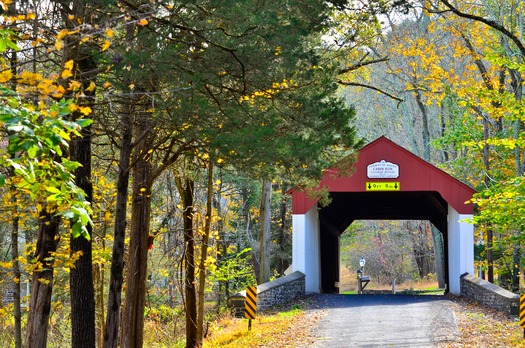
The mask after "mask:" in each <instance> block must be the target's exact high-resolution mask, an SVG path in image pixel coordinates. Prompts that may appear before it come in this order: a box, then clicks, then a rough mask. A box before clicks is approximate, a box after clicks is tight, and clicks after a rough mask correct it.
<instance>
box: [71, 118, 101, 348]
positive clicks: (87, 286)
mask: <svg viewBox="0 0 525 348" xmlns="http://www.w3.org/2000/svg"><path fill="white" fill-rule="evenodd" d="M81 132H82V133H81V134H82V137H81V138H79V137H75V138H74V139H73V141H72V142H71V145H70V150H71V158H72V160H74V161H77V162H79V163H80V164H81V166H80V167H79V168H78V169H77V170H75V180H76V184H77V186H78V187H79V188H81V189H82V190H84V192H85V194H86V200H87V201H88V202H92V201H93V185H92V183H91V127H86V128H83V129H82V131H81ZM86 228H87V230H88V233H89V235H90V236H91V235H92V234H93V233H92V232H93V227H92V226H91V225H88V226H86ZM70 245H71V253H77V252H81V253H82V254H81V256H80V257H79V259H78V260H77V262H76V263H75V267H72V268H71V271H70V273H69V284H70V294H71V323H72V325H71V330H72V332H71V334H72V336H71V346H72V347H73V348H95V345H96V329H95V288H94V285H93V258H92V241H91V239H89V240H88V239H86V238H84V237H83V236H80V237H77V238H73V237H71V241H70Z"/></svg>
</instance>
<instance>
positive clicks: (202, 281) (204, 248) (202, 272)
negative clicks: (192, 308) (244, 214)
mask: <svg viewBox="0 0 525 348" xmlns="http://www.w3.org/2000/svg"><path fill="white" fill-rule="evenodd" d="M212 200H213V163H212V162H210V163H209V165H208V185H207V195H206V221H205V223H204V235H203V236H202V244H201V256H200V262H199V291H198V298H197V302H198V304H199V307H198V311H197V342H198V344H199V346H201V345H202V340H203V338H204V290H205V287H206V259H207V257H208V244H209V243H208V242H209V238H210V228H211V217H212Z"/></svg>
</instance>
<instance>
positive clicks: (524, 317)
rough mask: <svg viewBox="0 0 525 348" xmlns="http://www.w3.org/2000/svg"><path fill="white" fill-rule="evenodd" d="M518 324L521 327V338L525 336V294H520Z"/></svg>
mask: <svg viewBox="0 0 525 348" xmlns="http://www.w3.org/2000/svg"><path fill="white" fill-rule="evenodd" d="M520 326H521V327H522V328H523V338H525V294H521V296H520Z"/></svg>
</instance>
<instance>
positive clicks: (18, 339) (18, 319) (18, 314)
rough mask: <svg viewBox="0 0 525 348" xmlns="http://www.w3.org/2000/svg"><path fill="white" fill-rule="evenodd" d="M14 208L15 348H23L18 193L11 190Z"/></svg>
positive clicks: (12, 234)
mask: <svg viewBox="0 0 525 348" xmlns="http://www.w3.org/2000/svg"><path fill="white" fill-rule="evenodd" d="M11 194H12V197H13V199H12V202H13V204H14V206H13V222H12V223H11V260H12V261H13V278H14V281H13V284H12V289H13V305H14V308H13V316H14V320H15V348H21V347H22V308H21V304H20V278H21V272H20V262H19V261H18V256H19V253H18V231H19V228H18V227H19V221H18V209H17V208H16V192H14V190H11Z"/></svg>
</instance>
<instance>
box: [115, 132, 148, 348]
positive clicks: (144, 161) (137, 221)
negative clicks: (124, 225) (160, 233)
mask: <svg viewBox="0 0 525 348" xmlns="http://www.w3.org/2000/svg"><path fill="white" fill-rule="evenodd" d="M139 129H146V128H145V127H144V128H143V127H139ZM148 148H149V147H148V145H147V141H146V140H144V141H142V142H141V143H140V144H139V145H138V146H137V147H136V148H135V150H134V153H135V158H136V164H135V165H134V166H133V184H132V187H133V189H132V199H133V201H132V203H131V227H130V240H129V256H128V270H127V273H126V274H127V276H126V300H125V303H124V310H123V315H122V318H123V319H122V347H126V348H135V347H137V348H140V347H142V344H143V338H144V308H145V305H146V302H145V296H146V290H147V288H146V275H147V265H148V236H149V230H150V216H151V184H152V180H151V175H152V166H151V162H150V158H149V156H144V154H145V153H146V152H147V149H148Z"/></svg>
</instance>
